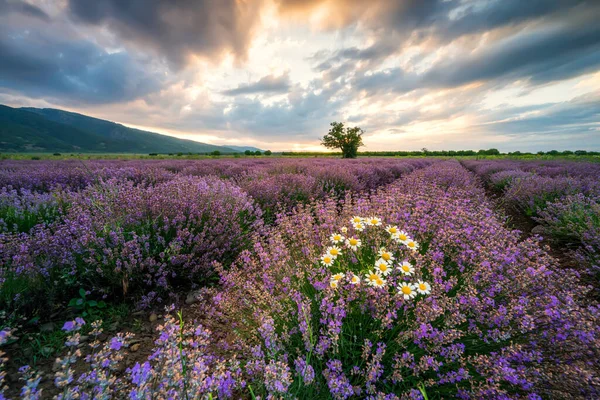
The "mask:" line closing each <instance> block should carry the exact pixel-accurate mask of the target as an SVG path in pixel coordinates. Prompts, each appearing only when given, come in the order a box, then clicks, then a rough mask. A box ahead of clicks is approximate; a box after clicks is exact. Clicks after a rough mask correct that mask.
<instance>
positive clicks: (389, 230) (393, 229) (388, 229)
mask: <svg viewBox="0 0 600 400" xmlns="http://www.w3.org/2000/svg"><path fill="white" fill-rule="evenodd" d="M385 230H386V232H387V233H389V234H390V235H392V236H394V235H395V234H396V233H398V227H397V226H396V225H388V226H386V227H385Z"/></svg>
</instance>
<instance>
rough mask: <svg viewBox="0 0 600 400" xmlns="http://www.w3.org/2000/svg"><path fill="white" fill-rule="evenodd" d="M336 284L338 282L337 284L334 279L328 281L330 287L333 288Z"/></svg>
mask: <svg viewBox="0 0 600 400" xmlns="http://www.w3.org/2000/svg"><path fill="white" fill-rule="evenodd" d="M337 285H338V284H337V282H336V281H332V282H329V286H331V287H332V288H334V289H335V288H336V287H337Z"/></svg>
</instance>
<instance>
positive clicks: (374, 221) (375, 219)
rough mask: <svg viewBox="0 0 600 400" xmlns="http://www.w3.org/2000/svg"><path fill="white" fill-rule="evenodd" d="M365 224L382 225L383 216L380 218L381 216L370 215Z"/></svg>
mask: <svg viewBox="0 0 600 400" xmlns="http://www.w3.org/2000/svg"><path fill="white" fill-rule="evenodd" d="M365 224H367V225H371V226H381V218H379V217H369V218H367V220H366V221H365Z"/></svg>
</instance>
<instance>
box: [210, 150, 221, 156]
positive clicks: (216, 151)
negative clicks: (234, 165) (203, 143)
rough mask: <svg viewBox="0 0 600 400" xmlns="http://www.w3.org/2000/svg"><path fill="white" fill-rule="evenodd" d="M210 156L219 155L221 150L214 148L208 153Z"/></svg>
mask: <svg viewBox="0 0 600 400" xmlns="http://www.w3.org/2000/svg"><path fill="white" fill-rule="evenodd" d="M210 155H211V156H220V155H221V152H220V151H219V150H215V151H213V152H212V153H210Z"/></svg>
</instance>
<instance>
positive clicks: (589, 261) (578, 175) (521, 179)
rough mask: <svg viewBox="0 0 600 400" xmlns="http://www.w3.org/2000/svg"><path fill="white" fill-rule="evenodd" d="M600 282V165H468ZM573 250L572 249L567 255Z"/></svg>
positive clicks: (475, 163) (554, 163) (468, 163)
mask: <svg viewBox="0 0 600 400" xmlns="http://www.w3.org/2000/svg"><path fill="white" fill-rule="evenodd" d="M464 164H465V165H466V166H467V167H469V168H470V169H471V170H473V171H475V172H477V173H478V174H479V175H480V176H482V177H483V178H484V179H486V180H487V182H488V183H489V184H490V185H492V186H493V187H495V188H496V189H497V190H500V191H501V194H502V200H503V201H505V202H506V203H507V204H509V205H511V206H512V207H514V208H516V209H518V210H522V211H523V212H524V213H525V214H526V215H529V216H531V217H533V218H534V220H535V221H537V222H538V223H539V224H540V227H541V228H542V229H543V232H544V234H545V235H548V236H549V237H551V238H552V239H553V240H554V241H556V242H557V243H558V245H560V246H566V247H567V249H568V248H571V249H573V248H574V251H573V252H572V253H573V255H574V257H575V259H576V260H577V261H578V262H580V264H581V265H582V266H583V267H584V269H586V270H587V272H588V273H589V274H590V275H591V276H592V279H593V280H594V282H595V284H596V285H598V282H600V179H599V178H598V177H599V176H600V164H594V163H575V162H567V161H562V162H560V161H554V162H549V163H539V162H527V161H521V162H514V161H506V160H502V161H500V160H496V161H465V162H464ZM567 251H568V250H567Z"/></svg>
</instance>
